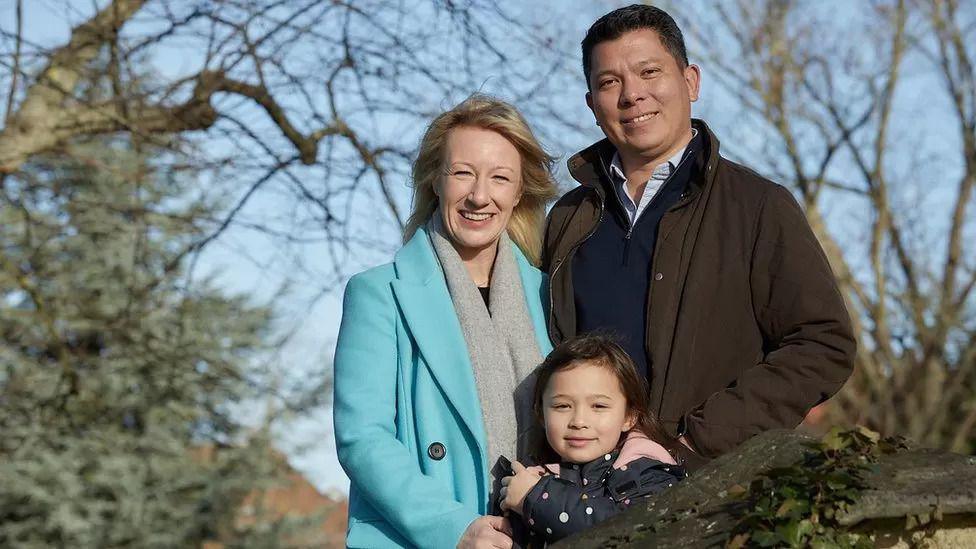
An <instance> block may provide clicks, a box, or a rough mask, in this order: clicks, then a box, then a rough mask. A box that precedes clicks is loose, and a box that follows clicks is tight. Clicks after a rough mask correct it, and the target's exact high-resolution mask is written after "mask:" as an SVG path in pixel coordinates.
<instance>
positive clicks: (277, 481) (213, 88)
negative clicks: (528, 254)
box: [0, 0, 569, 547]
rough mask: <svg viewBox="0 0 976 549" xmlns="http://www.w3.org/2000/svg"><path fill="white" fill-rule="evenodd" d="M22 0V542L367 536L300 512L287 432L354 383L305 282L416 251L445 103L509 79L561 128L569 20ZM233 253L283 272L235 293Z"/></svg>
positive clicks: (13, 303)
mask: <svg viewBox="0 0 976 549" xmlns="http://www.w3.org/2000/svg"><path fill="white" fill-rule="evenodd" d="M10 5H11V6H10V9H9V13H10V14H11V15H12V17H10V18H9V19H6V18H5V21H4V23H3V26H2V29H0V60H2V62H0V90H3V91H4V93H5V95H2V96H0V99H2V102H0V103H2V105H3V106H4V107H5V110H4V116H3V126H2V129H0V372H2V373H0V403H2V405H0V426H2V428H3V432H4V435H5V436H4V440H3V442H0V545H4V546H7V545H35V546H47V545H65V546H78V547H115V546H166V547H171V546H181V547H182V546H193V545H200V544H201V543H204V542H208V541H212V542H219V543H222V544H225V545H227V544H229V545H233V546H257V547H274V546H289V545H297V546H322V545H327V544H328V545H336V546H341V544H342V540H341V539H328V538H327V537H324V536H323V534H322V532H321V517H316V516H315V515H314V513H313V514H310V515H306V516H305V517H304V518H299V519H296V518H294V517H290V516H282V514H281V513H280V512H279V511H280V508H278V507H280V506H281V504H282V503H283V500H287V499H288V495H287V494H290V492H287V491H284V490H286V489H285V488H283V486H285V484H287V483H288V482H292V481H294V480H295V479H294V478H293V477H294V475H293V474H291V473H290V472H289V471H290V469H289V468H288V464H287V462H286V460H285V459H284V458H283V457H282V456H281V454H280V453H278V452H276V451H274V450H273V449H272V446H276V445H278V442H279V440H278V437H276V432H280V431H281V430H285V431H288V430H289V422H290V421H293V420H295V419H296V418H303V417H315V418H316V421H319V422H320V423H325V422H323V421H321V411H322V409H323V408H324V407H325V406H326V405H327V403H328V398H327V396H328V394H329V392H330V390H329V384H328V377H329V374H330V373H331V372H329V368H328V359H329V358H331V348H329V345H330V343H331V342H330V340H329V336H328V335H325V336H322V335H318V336H317V339H318V340H319V341H318V342H317V343H318V345H319V346H321V348H322V351H321V352H307V350H306V352H305V353H304V356H302V357H301V358H302V359H304V362H303V363H297V362H296V361H292V360H290V358H291V357H287V356H285V355H283V349H284V348H285V347H286V346H287V345H288V343H289V341H290V338H291V337H293V334H294V333H295V330H296V329H297V327H299V326H301V324H302V323H303V322H304V318H303V316H302V312H303V311H302V310H301V308H298V309H299V311H298V312H297V313H296V312H295V311H294V310H292V311H288V310H287V309H286V307H285V306H284V305H283V303H284V301H283V299H284V298H290V299H291V300H292V302H294V301H304V302H305V306H306V307H307V308H306V309H305V311H304V312H306V313H307V311H308V310H310V309H311V307H312V305H311V304H313V303H314V302H315V301H317V300H318V299H320V298H321V297H322V296H324V295H328V294H330V293H332V292H336V291H338V290H341V288H342V284H343V283H344V280H345V278H346V277H347V276H348V275H350V274H352V273H354V272H356V271H358V270H361V269H362V268H365V267H366V266H370V265H372V264H375V263H378V262H380V261H382V260H384V259H385V258H386V257H388V256H389V254H390V253H392V251H393V250H395V249H396V248H397V247H398V243H399V240H400V231H401V229H402V226H403V223H404V221H405V219H406V215H407V208H408V206H409V198H408V196H407V193H408V177H407V174H408V173H409V163H410V158H411V155H412V152H413V148H414V146H415V144H416V142H417V139H418V137H419V132H420V131H421V130H422V128H423V126H424V125H425V124H426V122H427V121H428V120H429V119H430V117H432V116H433V115H434V114H435V113H437V112H439V111H440V110H442V109H443V108H445V107H447V106H448V105H450V104H452V103H453V102H456V101H458V100H460V99H462V98H463V97H465V96H467V95H468V94H470V93H472V92H474V91H477V90H479V89H486V88H490V91H495V92H496V93H500V94H502V95H505V96H507V97H509V98H514V100H515V101H516V103H520V102H521V104H523V107H524V108H525V110H526V111H527V112H530V111H533V110H534V111H535V113H540V112H541V113H547V115H548V118H549V119H550V120H552V121H553V123H556V121H558V120H559V116H560V113H559V109H558V108H557V107H556V105H554V104H552V103H549V102H548V101H546V97H547V95H546V93H547V92H546V90H547V89H548V87H549V86H556V87H558V83H559V81H560V78H559V75H560V74H561V72H560V68H561V67H562V60H563V59H564V58H565V57H569V56H566V55H565V54H564V53H560V52H564V51H565V49H564V48H561V47H560V48H557V47H555V46H554V42H551V41H549V39H548V38H547V37H548V36H551V35H552V34H555V33H558V30H559V29H556V28H554V29H551V30H548V29H547V30H546V31H545V32H542V31H541V30H540V29H539V28H536V27H532V25H531V24H530V22H529V21H528V20H524V21H523V20H521V19H520V18H519V17H518V16H517V15H516V14H515V13H513V12H512V11H510V10H508V9H507V8H506V9H503V8H501V7H498V6H496V5H494V3H484V2H480V1H462V2H446V3H445V2H442V1H439V0H430V1H418V2H413V3H403V2H399V1H390V0H354V1H335V2H321V1H319V0H299V1H287V2H282V1H280V0H191V1H182V0H180V1H171V0H148V1H147V0H111V1H110V0H96V1H95V2H90V1H80V2H79V1H71V0H45V1H44V2H43V3H34V2H24V1H23V0H16V1H14V2H11V3H10ZM44 17H47V18H49V19H48V20H47V21H44V20H42V18H44ZM49 28H55V29H59V30H60V32H61V34H56V35H55V36H56V37H54V38H52V36H51V35H50V34H46V31H48V30H49ZM534 49H538V50H539V51H541V52H549V53H546V54H545V55H541V54H540V55H538V56H535V57H532V58H529V57H527V56H525V54H524V52H526V51H532V50H534ZM512 52H516V53H517V54H518V55H514V56H513V55H512ZM488 81H490V85H489V84H486V82H488ZM241 242H244V244H240V243H241ZM255 242H260V244H259V245H257V246H256V247H255V248H248V246H250V245H251V244H253V243H255ZM227 250H230V254H232V255H234V256H235V261H237V262H238V263H237V264H238V265H241V269H242V270H252V271H259V272H261V273H274V274H273V275H271V274H269V275H268V279H270V280H273V281H275V282H274V283H273V284H272V287H271V288H269V289H267V291H265V292H264V293H260V294H252V295H238V294H234V293H231V292H230V291H229V290H228V289H227V287H226V285H223V284H221V282H220V280H219V278H220V277H219V276H218V275H219V274H220V273H215V272H214V271H213V270H212V269H208V268H207V267H206V265H207V264H208V254H224V253H225V252H226V251H227ZM268 250H271V252H270V253H267V251H268ZM252 253H261V254H264V256H265V257H264V258H263V259H256V258H255V257H254V255H251V254H252ZM296 288H297V289H296ZM326 357H328V358H326ZM283 483H285V484H283ZM312 499H314V498H312ZM276 506H277V507H276ZM316 520H318V523H319V524H318V526H319V528H320V530H319V531H318V532H315V531H313V530H309V528H310V527H312V526H315V525H314V524H312V523H314V522H315V521H316Z"/></svg>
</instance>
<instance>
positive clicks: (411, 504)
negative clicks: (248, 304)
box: [334, 95, 556, 548]
mask: <svg viewBox="0 0 976 549" xmlns="http://www.w3.org/2000/svg"><path fill="white" fill-rule="evenodd" d="M552 162H553V159H552V158H551V157H550V156H549V155H547V154H546V153H545V151H543V149H542V147H541V146H540V145H539V143H538V141H537V140H536V139H535V137H534V136H533V134H532V131H531V130H530V129H529V127H528V125H527V124H526V122H525V120H524V119H523V118H522V116H521V115H520V114H519V113H518V111H517V110H515V108H514V107H512V106H511V105H508V104H507V103H504V102H502V101H499V100H497V99H492V98H489V97H485V96H481V95H475V96H472V97H470V98H469V99H467V100H466V101H464V102H462V103H461V104H459V105H457V106H456V107H455V108H453V109H451V110H449V111H447V112H445V113H443V114H441V115H440V116H438V117H437V118H436V119H435V120H434V121H433V122H432V123H431V125H430V127H429V128H428V129H427V132H426V133H425V135H424V137H423V139H422V141H421V144H420V152H419V155H418V158H417V161H416V163H415V164H414V167H413V179H414V184H415V189H414V210H413V213H412V214H411V216H410V219H409V220H408V223H407V228H406V231H405V234H404V241H405V244H404V245H403V248H401V249H400V251H399V252H397V254H396V256H395V258H394V260H393V263H392V264H388V265H383V266H380V267H376V268H374V269H370V270H368V271H366V272H364V273H360V274H359V275H356V276H355V277H353V278H352V279H351V280H350V281H349V285H348V286H347V288H346V294H345V299H344V302H343V316H342V325H341V327H340V329H339V341H338V344H337V347H336V357H335V401H334V419H335V434H336V446H337V449H338V454H339V461H340V463H341V464H342V466H343V468H344V469H345V471H346V473H347V474H348V475H349V478H350V480H351V488H350V494H349V530H348V534H347V538H346V543H347V545H349V546H350V547H390V546H417V547H424V548H427V547H454V546H456V545H459V546H462V547H467V546H474V545H475V544H484V545H489V546H490V545H492V544H494V545H497V546H505V545H506V544H510V543H511V542H510V540H509V538H508V537H507V536H505V535H504V533H503V532H504V531H506V529H507V523H506V522H505V521H503V520H502V519H500V518H499V517H492V516H487V517H486V516H483V515H486V514H487V513H488V511H489V510H490V509H489V501H491V499H492V498H493V497H494V492H495V489H494V488H495V487H496V484H495V483H496V482H497V480H499V479H497V478H495V477H496V476H497V475H494V474H493V473H491V472H490V471H489V468H490V466H491V465H492V464H494V463H495V462H496V461H497V460H498V457H499V456H501V455H505V456H508V457H511V456H513V455H514V456H518V457H521V456H522V455H523V454H522V451H523V450H527V449H528V448H527V447H528V445H529V444H531V442H530V441H529V440H528V438H530V433H529V432H530V430H531V429H532V428H533V418H532V409H531V406H532V403H531V388H532V379H531V378H530V374H531V373H532V371H533V370H534V369H535V367H536V366H537V365H538V364H539V363H540V362H541V360H542V357H543V356H545V354H546V353H548V352H549V350H550V349H551V346H550V343H549V340H548V337H547V335H546V328H545V317H544V315H543V308H542V295H543V294H542V288H541V286H542V274H541V273H540V272H539V271H538V270H537V269H535V268H534V267H533V266H532V265H533V264H535V263H537V262H538V258H539V255H540V246H541V230H542V224H543V221H544V217H545V204H546V202H547V201H548V200H550V199H551V198H553V197H554V196H555V191H556V189H555V186H554V184H553V181H552V177H551V167H552Z"/></svg>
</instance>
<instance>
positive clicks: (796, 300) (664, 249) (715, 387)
mask: <svg viewBox="0 0 976 549" xmlns="http://www.w3.org/2000/svg"><path fill="white" fill-rule="evenodd" d="M693 124H694V125H695V127H696V128H697V129H698V131H699V132H701V133H702V134H703V137H704V147H703V150H701V151H700V152H699V153H698V154H697V157H696V158H695V162H696V166H695V168H696V169H695V171H694V174H695V175H693V177H692V180H691V181H690V182H689V184H688V188H687V190H686V191H685V193H684V194H683V195H682V197H681V199H680V200H679V201H678V203H677V204H675V205H674V206H673V207H672V208H671V209H669V210H668V211H667V213H665V215H664V217H663V218H662V219H661V224H660V228H659V231H658V236H657V243H656V244H655V247H654V259H653V266H654V275H653V276H652V278H653V280H649V281H648V283H649V284H650V292H648V301H647V311H648V316H647V336H646V345H647V354H648V357H650V360H651V364H650V365H649V369H648V370H649V377H650V379H648V381H649V382H650V387H651V399H650V402H651V410H652V411H653V412H654V413H656V414H658V417H659V418H660V419H661V421H662V423H663V424H664V426H665V428H667V429H672V430H675V431H677V429H678V427H679V425H680V424H682V423H683V425H684V427H685V429H686V434H687V435H686V436H688V438H690V440H691V443H692V445H693V446H694V447H695V448H696V449H697V450H698V452H699V453H700V454H701V456H705V457H714V456H717V455H719V454H722V453H724V452H727V451H729V450H731V449H732V448H734V447H735V446H737V445H738V444H739V443H741V442H743V441H745V440H746V439H748V438H749V437H751V436H753V435H755V434H757V433H759V432H761V431H764V430H767V429H774V428H793V427H795V426H796V425H798V424H799V423H800V422H801V421H802V420H803V417H804V416H805V415H806V413H807V411H809V410H810V408H812V407H813V406H815V405H816V404H818V403H820V402H823V401H824V400H826V399H827V398H828V397H830V396H831V395H833V394H834V393H835V392H837V391H838V390H839V389H840V388H841V386H842V385H843V384H844V382H845V381H846V380H847V378H848V377H849V376H850V374H851V369H852V365H853V360H854V352H855V341H854V338H853V335H852V333H851V326H850V317H849V316H848V313H847V309H846V307H845V306H844V300H843V299H842V297H841V294H840V292H839V291H838V289H837V284H836V282H835V280H834V277H833V274H832V273H831V270H830V266H829V264H828V263H827V259H826V257H825V256H824V253H823V250H822V249H821V247H820V244H819V243H818V242H817V239H816V237H815V236H814V235H813V232H812V231H811V230H810V227H809V225H808V224H807V220H806V218H805V217H804V214H803V211H802V210H801V209H800V207H799V205H798V204H797V202H796V200H795V199H794V198H793V196H792V195H791V194H790V192H789V191H788V190H786V189H785V188H783V187H781V186H779V185H776V184H775V183H772V182H771V181H769V180H767V179H764V178H763V177H761V176H759V175H758V174H756V173H755V172H753V171H751V170H749V169H748V168H745V167H743V166H740V165H738V164H736V163H734V162H731V161H729V160H726V159H725V158H722V157H721V156H719V152H718V151H719V143H718V139H717V138H716V137H715V135H714V134H712V133H711V131H710V130H709V129H708V127H707V126H706V125H705V124H704V122H702V121H700V120H694V121H693ZM612 151H613V146H612V145H611V144H610V143H609V142H608V141H607V140H603V141H600V142H598V143H596V144H595V145H593V146H591V147H589V148H587V149H585V150H583V151H582V152H580V153H578V154H577V155H575V156H573V157H572V158H570V160H569V169H570V173H571V174H572V176H573V177H574V178H575V179H576V180H577V181H579V183H580V184H581V185H580V186H579V187H577V188H576V189H573V190H572V191H570V192H569V193H567V194H566V195H565V196H563V197H562V198H561V199H560V200H559V201H558V202H557V203H556V205H555V206H553V208H552V211H551V212H550V214H549V219H548V223H547V226H546V236H545V249H544V252H543V259H542V267H543V270H544V271H546V272H548V273H549V275H550V286H549V297H550V303H549V305H550V311H549V335H550V337H551V339H552V340H553V343H554V344H557V343H559V342H560V341H562V340H564V339H566V338H568V337H570V336H573V335H575V334H576V313H575V305H574V297H573V296H574V288H573V281H572V260H573V254H574V253H575V251H576V249H577V247H578V246H579V244H580V243H581V242H582V241H584V240H585V239H586V238H588V237H589V235H590V234H591V233H592V232H593V231H594V230H595V229H596V227H597V225H598V224H599V222H600V219H601V217H602V215H603V213H604V207H605V203H606V196H607V194H606V193H607V189H606V186H607V185H608V184H609V183H608V182H607V176H606V173H607V172H606V168H605V165H604V163H603V161H602V160H601V158H608V156H609V155H612ZM607 283H608V284H612V281H607ZM684 457H686V458H688V459H689V463H688V464H689V466H691V467H694V466H695V464H696V463H695V462H698V463H699V464H700V463H701V461H702V460H700V459H698V458H700V456H694V455H689V456H684Z"/></svg>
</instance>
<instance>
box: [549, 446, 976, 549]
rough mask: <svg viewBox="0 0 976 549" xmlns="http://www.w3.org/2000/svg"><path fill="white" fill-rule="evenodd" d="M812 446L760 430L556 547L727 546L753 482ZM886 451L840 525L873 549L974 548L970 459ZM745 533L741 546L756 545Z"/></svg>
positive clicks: (750, 506) (974, 466)
mask: <svg viewBox="0 0 976 549" xmlns="http://www.w3.org/2000/svg"><path fill="white" fill-rule="evenodd" d="M860 432H863V431H860ZM818 447H823V443H820V444H819V445H818V442H817V441H816V440H815V439H813V438H811V437H808V436H806V435H803V434H801V433H798V432H796V431H787V430H780V431H770V432H767V433H764V434H762V435H759V436H757V437H754V438H753V439H752V440H750V441H748V442H746V443H744V444H743V445H742V446H740V447H739V448H738V449H737V450H735V451H734V452H731V453H729V454H727V455H725V456H722V457H721V458H718V459H716V460H714V461H712V462H711V463H709V464H708V465H706V466H705V467H703V468H702V469H701V470H699V471H698V472H697V473H696V474H694V475H693V476H692V477H690V478H688V479H687V480H685V481H684V482H682V483H680V484H678V485H677V486H675V487H674V488H672V489H671V490H669V491H667V492H664V493H662V494H660V495H658V496H656V497H653V498H648V500H647V503H646V504H643V505H638V506H635V507H634V508H632V509H629V510H628V511H627V512H625V513H622V514H620V515H618V516H616V517H614V518H612V519H610V520H608V521H606V522H604V523H602V524H600V525H599V526H597V527H595V528H593V529H591V530H589V531H586V532H583V533H581V534H579V535H577V536H573V537H571V538H567V539H565V540H563V541H562V542H560V543H559V544H557V545H556V546H557V547H579V548H601V549H602V548H624V547H669V548H670V547H726V546H728V545H729V542H730V540H732V538H733V535H734V534H735V533H736V532H740V533H741V528H742V520H743V516H745V515H746V514H747V513H749V512H750V511H752V512H753V514H755V513H754V512H755V505H754V501H753V500H750V499H749V497H748V495H749V494H748V493H749V491H750V487H751V488H752V489H753V490H754V489H755V488H754V487H755V486H756V484H754V482H755V481H757V479H764V482H766V483H767V484H766V485H767V486H769V485H770V483H771V484H772V485H773V486H775V485H776V482H777V479H776V477H775V476H772V477H769V476H768V475H769V474H770V472H771V471H773V472H776V471H781V470H782V469H781V468H790V467H791V466H794V465H797V464H801V463H805V460H809V457H810V456H811V455H812V454H811V452H816V451H817V450H816V448H818ZM887 448H889V449H886V450H885V451H884V452H875V454H876V457H874V458H872V461H871V462H870V463H869V464H867V465H865V466H864V467H863V468H862V469H859V470H860V471H861V473H858V474H857V475H856V476H857V477H858V479H859V480H858V482H857V483H856V484H857V490H856V495H855V496H854V497H853V501H852V502H851V503H849V504H843V505H841V506H839V507H838V508H837V509H836V512H835V513H832V516H831V521H832V522H833V523H834V525H835V526H836V529H837V530H838V531H842V532H844V533H845V534H844V535H846V533H847V532H851V533H853V534H855V537H856V535H858V534H860V535H862V539H861V543H862V544H864V543H865V542H867V543H868V544H869V545H872V546H876V547H947V548H948V547H953V548H954V547H960V548H961V547H966V548H976V457H971V456H962V455H959V454H953V453H949V452H944V451H940V450H931V449H925V448H917V447H912V446H911V445H909V444H898V445H895V446H894V447H892V446H890V445H889V446H888V447H887ZM793 470H794V471H795V470H797V469H796V468H793ZM742 537H745V538H747V541H746V542H745V546H756V545H758V543H757V541H756V539H755V538H753V539H751V540H749V539H748V538H749V536H748V535H746V536H742ZM843 539H846V538H843ZM841 546H843V543H842V544H841Z"/></svg>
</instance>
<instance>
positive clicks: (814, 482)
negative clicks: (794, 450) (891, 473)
mask: <svg viewBox="0 0 976 549" xmlns="http://www.w3.org/2000/svg"><path fill="white" fill-rule="evenodd" d="M900 447H903V443H902V442H901V441H899V440H898V439H893V438H892V439H884V440H881V439H880V436H879V435H878V434H877V433H875V432H873V431H871V430H869V429H867V428H864V427H857V428H854V429H851V430H842V429H840V428H834V429H833V430H831V431H830V432H829V433H828V434H827V435H826V436H824V438H823V439H822V440H821V441H820V442H819V443H816V444H811V446H810V448H811V450H810V451H808V452H806V454H805V455H804V458H803V459H802V460H801V461H800V462H799V463H796V464H794V465H791V466H789V467H779V468H775V469H771V470H770V471H768V472H767V473H765V474H763V475H760V476H759V477H758V478H757V479H755V480H754V481H753V482H752V483H751V484H750V486H749V488H744V487H741V486H736V487H733V489H732V490H730V492H731V493H733V494H736V493H737V495H738V496H739V497H741V498H744V499H745V500H746V503H747V505H746V508H745V511H744V513H743V514H742V515H741V516H740V517H739V520H738V522H737V523H736V525H735V527H734V528H733V529H732V537H731V539H730V540H729V543H728V547H730V548H740V547H747V546H748V547H814V548H824V549H827V548H834V547H837V548H841V547H855V548H868V547H874V544H873V542H872V541H871V540H870V539H869V538H868V537H867V536H864V535H859V534H856V533H853V532H848V531H846V529H845V528H843V527H842V526H841V525H840V523H839V522H838V520H837V519H838V515H839V514H840V513H842V512H843V511H845V510H846V509H847V508H848V507H849V506H850V505H851V504H852V503H854V502H855V501H856V500H857V497H858V494H859V493H860V492H861V491H862V490H864V489H865V488H866V487H867V485H866V483H865V473H867V472H868V471H870V470H871V468H872V467H873V464H874V463H876V462H877V459H878V457H879V456H880V455H882V454H885V453H891V452H893V451H895V450H896V449H898V448H900Z"/></svg>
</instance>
